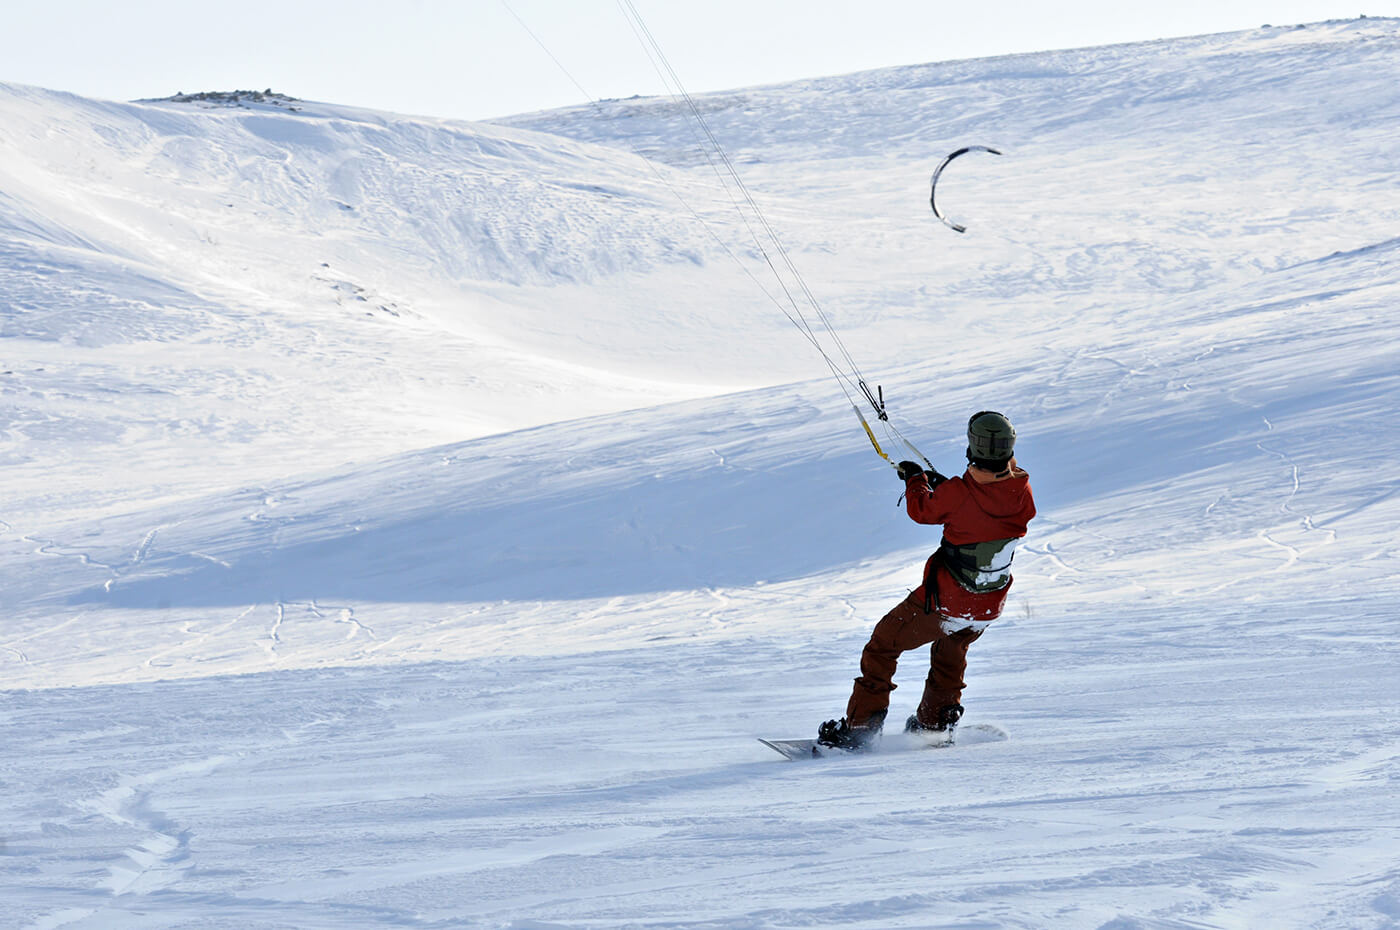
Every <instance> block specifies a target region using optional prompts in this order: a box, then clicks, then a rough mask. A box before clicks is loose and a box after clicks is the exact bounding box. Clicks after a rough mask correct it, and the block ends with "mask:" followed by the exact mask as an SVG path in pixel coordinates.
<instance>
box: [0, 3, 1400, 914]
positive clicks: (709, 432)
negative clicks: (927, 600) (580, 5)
mask: <svg viewBox="0 0 1400 930" xmlns="http://www.w3.org/2000/svg"><path fill="white" fill-rule="evenodd" d="M1397 49H1400V21H1397V20H1391V19H1375V18H1370V19H1360V20H1355V21H1337V22H1329V23H1320V24H1310V25H1307V26H1306V27H1297V28H1294V27H1282V26H1277V27H1264V28H1261V29H1256V30H1250V31H1248V32H1242V33H1235V34H1230V35H1224V36H1207V37H1198V38H1190V39H1174V40H1164V41H1161V42H1152V43H1141V44H1129V45H1120V46H1113V47H1109V48H1103V49H1078V50H1069V51H1061V52H1046V53H1041V54H1036V55H1024V56H1009V57H1004V58H996V59H986V60H980V61H963V62H953V63H935V64H928V65H916V66H908V67H901V68H892V69H886V70H882V71H873V72H866V73H862V74H855V75H846V76H840V77H832V78H821V79H814V80H808V81H797V82H792V83H789V84H784V85H775V86H772V87H764V88H747V89H739V90H735V91H730V92H725V93H717V94H707V95H704V96H702V97H700V98H697V103H698V105H699V106H700V107H701V108H702V110H703V112H705V114H706V119H707V120H708V121H710V122H711V125H712V128H713V129H714V131H715V133H716V137H717V138H719V139H721V140H722V142H723V144H724V146H725V148H726V151H727V152H728V153H729V154H730V155H732V156H733V161H734V163H735V164H736V165H737V166H738V169H739V171H740V172H741V174H742V175H743V177H744V179H745V183H746V185H748V186H750V187H751V189H752V192H753V194H754V196H755V198H756V200H757V201H758V202H760V203H762V204H763V206H764V210H765V215H766V218H767V219H769V220H771V221H772V222H773V225H774V227H775V228H776V229H777V230H778V231H779V233H780V235H781V236H782V238H783V241H784V246H785V249H786V251H787V252H788V254H789V255H790V256H791V257H792V258H793V260H794V262H795V264H796V265H797V266H798V267H800V268H801V269H802V272H803V275H804V278H805V281H804V282H803V284H810V285H811V287H812V290H813V292H814V293H815V294H816V295H817V296H818V297H819V299H820V301H821V304H822V308H823V313H824V314H825V315H826V316H827V317H828V318H829V319H830V320H832V322H833V324H834V326H835V328H836V329H837V330H838V331H839V332H840V333H841V334H842V337H843V340H845V342H846V343H847V347H848V348H849V350H850V352H851V354H852V357H853V358H855V359H857V360H859V361H860V363H861V365H862V368H863V369H864V370H865V371H866V373H867V377H868V378H869V379H870V381H869V384H870V385H871V386H878V387H879V388H880V389H881V390H882V391H883V394H884V396H885V398H886V400H887V402H888V403H889V405H890V409H891V411H893V413H894V418H895V420H896V423H897V425H898V427H899V429H900V431H901V432H903V433H904V434H906V435H907V436H908V437H909V438H910V439H911V440H912V441H913V442H914V443H915V444H916V445H918V446H919V447H920V448H921V450H922V451H923V452H925V453H927V454H928V455H929V457H930V458H931V459H932V461H933V462H934V463H935V464H936V465H938V466H939V467H940V468H942V469H943V470H944V471H951V470H953V469H955V468H956V467H957V465H958V463H960V462H961V461H962V453H963V446H964V443H963V442H962V439H961V431H962V429H963V426H964V424H965V422H966V417H967V414H969V413H971V412H972V411H974V410H978V409H988V408H992V409H1004V410H1007V411H1008V412H1010V413H1011V414H1012V416H1013V419H1014V420H1015V421H1016V422H1017V424H1018V428H1019V429H1020V430H1021V435H1020V437H1019V439H1018V451H1019V454H1020V456H1021V462H1022V464H1023V465H1025V466H1026V467H1027V468H1028V469H1029V470H1030V472H1031V474H1032V481H1033V484H1034V486H1035V489H1036V495H1037V502H1038V504H1039V506H1040V511H1041V516H1040V518H1039V519H1038V520H1037V521H1036V522H1035V523H1034V524H1033V526H1032V529H1031V534H1030V536H1029V537H1028V538H1027V540H1026V541H1025V544H1024V545H1023V546H1022V547H1021V548H1020V550H1019V553H1018V557H1017V563H1016V583H1015V587H1014V588H1013V590H1012V592H1011V595H1010V599H1009V601H1008V605H1007V609H1006V611H1005V613H1004V615H1003V616H1002V618H1001V619H999V620H998V621H997V622H996V623H995V624H994V625H993V626H992V627H991V629H990V630H989V632H988V633H987V635H986V636H984V637H983V638H982V639H981V640H979V642H978V644H977V645H976V647H975V648H974V650H973V652H972V654H971V667H970V671H969V674H968V690H967V693H966V695H965V697H964V703H965V704H966V705H967V706H968V708H969V710H968V716H967V718H966V719H967V720H968V722H969V723H977V722H983V723H989V724H994V725H997V726H1000V727H1003V728H1004V729H1005V730H1006V731H1008V732H1009V733H1010V734H1011V738H1010V739H1009V740H1007V741H1005V742H1001V743H986V744H972V743H968V744H966V745H960V746H954V747H952V748H951V749H949V750H947V751H940V752H938V753H914V752H907V753H901V752H885V753H872V754H869V755H868V756H861V757H854V758H843V759H831V760H817V761H813V762H811V763H807V762H805V761H804V762H803V763H802V764H789V763H785V762H784V761H782V760H780V759H778V758H777V757H776V756H775V754H774V753H772V752H771V750H768V749H766V748H764V747H763V746H761V745H759V744H758V743H757V742H756V741H755V740H754V737H755V736H765V737H774V738H784V737H801V736H806V735H810V734H811V732H812V731H813V729H814V728H815V726H816V725H817V723H818V722H819V721H820V720H823V719H826V718H827V717H830V716H833V715H836V714H839V713H840V712H841V708H842V706H843V704H844V702H845V699H846V696H847V695H848V694H849V689H850V687H851V679H852V677H853V676H854V675H856V674H857V672H858V662H859V655H860V650H861V646H862V644H863V643H864V640H865V637H866V636H867V635H868V633H869V629H870V626H871V625H872V624H873V623H874V622H875V620H876V619H878V618H879V617H880V616H881V615H882V614H883V613H884V612H885V611H886V610H888V609H889V607H890V606H891V605H893V604H894V603H896V602H898V601H899V599H900V598H902V597H903V596H904V595H905V594H906V593H907V592H908V590H909V589H910V588H911V587H913V586H914V585H915V584H917V583H918V580H919V571H920V567H921V566H922V564H923V560H924V558H925V557H926V556H927V554H928V552H929V550H930V549H931V548H932V547H933V546H934V545H936V543H937V535H936V534H937V531H936V530H930V529H928V528H921V527H917V526H915V525H913V524H912V523H910V521H908V520H907V518H906V516H905V514H904V512H903V510H902V508H901V505H900V503H899V490H900V489H899V487H898V483H897V482H896V481H894V480H893V479H892V478H891V476H890V469H889V467H888V465H887V464H885V463H883V462H881V461H879V460H878V459H877V458H876V457H875V456H874V455H873V454H872V452H871V450H870V448H869V446H868V444H867V443H866V440H865V438H864V436H863V434H862V432H861V430H860V428H859V424H858V423H857V422H856V421H855V419H854V417H852V416H851V414H850V408H849V403H848V399H847V397H846V395H845V392H844V391H843V390H842V388H841V387H838V386H837V385H835V384H833V383H832V382H831V380H830V379H827V378H825V375H826V372H825V370H824V369H823V367H822V366H821V363H820V356H818V355H816V354H815V353H813V352H812V351H811V350H810V347H809V346H807V345H806V344H804V343H805V340H804V338H803V334H799V333H794V332H793V327H792V326H791V325H790V324H789V322H788V320H786V319H784V318H783V315H782V314H781V313H779V312H777V311H778V308H776V307H774V306H773V305H772V302H771V301H766V300H765V299H764V295H763V294H762V293H761V292H756V290H755V287H754V278H753V277H750V275H749V274H748V273H747V272H749V271H752V272H754V277H758V278H759V279H760V280H762V281H764V283H765V286H767V287H770V288H772V289H773V291H774V292H775V293H781V292H782V291H783V290H784V288H782V287H773V286H772V285H771V284H768V278H767V277H766V276H767V275H768V274H769V272H768V270H767V268H766V267H765V262H764V257H763V255H762V254H760V251H759V250H758V249H757V248H756V247H755V246H754V244H753V243H752V242H751V241H749V240H748V238H747V234H746V233H745V231H744V229H743V223H742V222H741V221H740V220H739V218H738V217H736V216H735V215H734V208H733V201H732V199H731V198H730V197H729V196H728V195H727V193H726V191H725V190H724V189H723V188H722V187H721V186H720V185H718V184H717V183H716V178H715V176H714V173H713V171H712V170H711V169H710V167H709V165H708V164H706V163H705V161H704V159H703V158H701V157H700V156H699V154H698V153H697V152H695V151H694V150H693V149H692V148H691V147H689V145H688V143H687V142H686V141H685V140H688V139H690V138H692V136H691V134H690V132H689V131H688V129H687V119H688V117H687V114H686V110H685V108H683V107H681V106H678V105H677V104H676V103H675V102H674V101H670V100H661V99H631V100H613V101H601V102H600V103H599V104H598V105H597V106H596V107H584V108H577V109H565V110H559V111H553V112H549V113H538V114H524V115H521V116H519V117H515V118H512V119H509V120H501V121H498V122H497V123H494V124H489V125H488V124H467V123H460V122H449V121H439V120H430V119H417V118H406V117H399V116H395V115H392V114H383V113H375V112H370V111H365V110H358V109H355V108H352V107H342V106H337V105H331V104H320V103H314V102H305V101H302V102H299V103H298V109H297V110H296V111H295V112H293V111H290V110H288V109H287V108H286V107H283V106H278V105H277V104H275V103H263V104H251V105H249V106H247V107H243V108H240V107H215V106H201V105H197V104H181V103H172V102H140V103H130V104H122V103H113V102H99V101H91V100H84V99H82V98H79V97H75V96H72V95H67V94H60V93H56V92H50V91H43V90H39V89H36V88H27V87H22V86H18V85H0V295H3V296H0V345H3V347H4V351H5V357H4V359H3V361H0V462H3V465H4V475H5V483H6V484H5V490H6V496H5V510H4V519H3V520H0V608H3V609H0V674H2V675H3V676H4V679H3V681H4V688H5V690H4V692H3V695H4V698H5V700H4V701H3V702H0V740H3V745H4V747H5V748H4V750H3V752H0V787H2V788H3V789H4V790H3V791H0V925H3V926H4V927H7V928H8V927H11V926H13V927H16V928H24V930H49V928H67V930H127V928H130V930H137V928H139V930H146V928H149V927H171V928H183V927H191V928H192V927H220V928H222V927H228V928H239V930H242V928H254V927H279V928H281V927H296V928H298V930H318V928H326V930H331V928H335V930H342V928H345V927H454V928H455V927H482V928H492V930H503V928H510V930H542V928H549V930H565V928H567V930H583V928H597V927H608V928H638V930H640V928H646V930H665V928H676V930H681V928H685V930H693V928H712V930H720V928H725V930H728V928H774V930H776V928H788V927H812V926H823V927H843V928H850V930H891V928H925V927H931V926H937V927H954V926H956V927H995V928H998V930H1004V928H1012V930H1016V928H1024V930H1043V928H1046V927H1055V928H1069V930H1077V928H1086V930H1148V928H1151V930H1185V928H1207V927H1208V928H1216V930H1227V928H1228V930H1234V928H1249V930H1253V928H1260V927H1267V928H1274V927H1279V928H1290V930H1291V928H1317V930H1336V928H1345V930H1393V928H1395V927H1397V926H1400V868H1398V867H1397V865H1396V863H1397V862H1400V826H1397V825H1400V800H1397V799H1400V790H1397V789H1400V785H1397V783H1396V782H1397V777H1398V774H1397V773H1400V735H1397V733H1396V729H1395V726H1394V723H1393V719H1392V718H1393V716H1394V710H1395V708H1396V707H1397V706H1400V684H1398V683H1397V676H1396V675H1395V668H1396V667H1397V659H1400V656H1397V646H1396V643H1395V636H1394V631H1393V626H1394V605H1395V604H1396V603H1397V598H1400V583H1397V579H1400V544H1397V543H1396V541H1395V539H1394V538H1393V537H1394V533H1393V527H1394V526H1396V525H1397V523H1400V480H1397V478H1396V477H1395V473H1394V468H1393V466H1392V465H1391V463H1392V462H1394V461H1395V460H1396V458H1397V456H1400V433H1397V430H1396V421H1395V417H1394V415H1393V408H1394V402H1395V401H1394V399H1395V397H1396V396H1397V395H1400V354H1398V353H1400V338H1398V337H1400V332H1397V322H1396V315H1395V312H1394V308H1395V307H1396V306H1397V303H1400V261H1397V257H1400V239H1397V238H1396V237H1395V233H1394V231H1395V229H1396V228H1397V225H1400V201H1398V200H1397V199H1396V197H1395V184H1394V181H1395V165H1396V164H1397V163H1400V134H1397V130H1396V127H1397V126H1400V98H1397V97H1396V95H1395V93H1394V86H1393V85H1394V80H1393V73H1394V70H1395V68H1394V63H1395V61H1396V60H1397ZM970 142H976V143H979V144H994V145H996V146H998V147H999V148H1001V149H1002V150H1003V151H1004V152H1005V154H1004V156H1003V157H1002V158H999V159H986V160H983V161H981V162H980V163H974V160H973V159H965V160H962V161H960V163H959V164H957V165H955V166H954V168H951V169H950V170H949V171H948V173H947V174H946V175H945V176H944V178H943V179H942V180H941V181H940V187H939V197H940V201H942V199H943V197H944V193H945V185H946V195H947V198H948V199H947V205H948V208H949V210H950V211H952V212H953V213H954V214H955V215H956V216H958V217H959V218H960V220H963V221H965V222H966V223H967V226H968V232H967V234H966V235H963V236H958V235H955V234H950V233H949V231H948V230H947V229H945V228H943V227H942V226H940V225H939V224H938V223H937V221H936V220H935V219H934V218H933V217H932V216H931V215H930V213H929V211H928V206H927V203H928V196H927V195H928V192H927V189H926V185H927V183H928V170H929V168H930V167H931V165H932V164H935V163H936V161H937V159H938V158H939V157H941V156H942V154H944V153H946V152H947V151H950V150H951V149H952V147H953V146H955V145H960V144H967V143H970ZM637 151H642V152H646V153H647V154H648V157H649V158H651V159H652V160H653V164H652V165H651V166H650V167H649V166H648V165H646V164H645V163H644V162H642V161H641V160H640V159H639V158H638V157H637V156H636V154H635V152H637ZM676 190H683V191H684V192H685V194H686V199H687V201H688V202H689V203H690V204H691V207H693V209H694V211H695V212H696V213H699V214H700V215H701V216H702V217H704V220H705V224H707V225H702V224H700V223H697V222H696V220H695V218H694V216H693V215H692V213H691V209H688V208H683V207H681V206H680V205H678V204H676V203H675V198H674V193H675V191H676ZM717 240H718V241H717ZM734 256H737V260H738V262H739V263H740V264H742V265H743V266H744V267H742V268H741V267H739V266H738V265H736V264H735V257H734ZM791 284H792V282H788V286H789V287H790V286H791ZM813 322H816V321H813ZM820 333H821V331H820V329H819V328H815V327H814V330H813V335H815V336H817V337H820ZM846 387H847V388H849V387H850V385H847V386H846ZM872 425H873V428H874V429H875V431H876V435H877V437H878V438H879V439H880V441H881V442H882V443H884V444H885V448H886V449H887V450H889V451H892V452H893V451H894V450H900V451H899V452H898V455H897V458H902V457H905V453H904V451H903V447H902V445H901V444H900V443H899V442H898V438H897V437H896V436H895V435H894V434H893V432H890V431H887V430H886V429H884V426H883V424H881V423H880V422H878V421H874V422H873V423H872ZM910 454H912V453H910ZM925 661H926V660H925V658H924V655H923V654H921V653H917V652H916V653H911V654H909V655H908V656H906V657H905V659H904V660H903V662H902V665H901V669H900V673H899V675H898V676H897V681H898V683H899V684H900V686H901V687H900V689H899V690H898V691H896V692H895V693H894V695H893V705H892V715H891V719H892V720H898V719H902V715H904V714H907V713H908V712H909V711H910V710H912V708H913V705H914V704H915V703H917V700H918V693H919V689H920V684H921V681H922V679H923V676H924V668H923V667H921V666H923V665H924V663H925Z"/></svg>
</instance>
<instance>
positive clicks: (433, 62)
mask: <svg viewBox="0 0 1400 930" xmlns="http://www.w3.org/2000/svg"><path fill="white" fill-rule="evenodd" d="M619 2H620V0H458V2H444V0H397V2H396V3H394V4H392V5H391V4H389V3H387V2H383V0H335V2H325V0H281V2H272V0H242V2H239V3H237V4H228V5H224V4H219V5H215V4H198V3H190V2H189V0H178V2H177V0H134V2H129V3H124V4H113V3H110V2H108V0H102V2H97V0H49V2H45V3H29V2H21V0H4V3H3V6H0V11H3V14H2V15H0V23H3V25H4V28H3V29H0V82H8V83H17V84H33V85H38V86H41V87H48V88H52V89H55V90H64V91H71V92H73V93H77V94H81V95H83V96H88V97H98V98H103V99H114V100H132V99H139V98H146V97H164V96H169V95H171V94H174V93H177V92H184V93H193V92H196V91H203V90H235V89H257V90H262V89H266V88H272V89H273V90H276V91H278V92H281V93H285V94H290V95H291V96H294V97H301V98H303V99H307V100H319V101H324V102H332V103H341V104H349V105H356V106H364V107H369V108H372V109H379V110H389V111H393V112H398V113H407V114H415V115H424V116H437V117H444V118H452V119H489V118H492V117H498V116H509V115H513V114H517V113H527V112H531V111H535V110H542V109H550V108H554V107H560V106H570V105H574V104H579V103H583V102H585V101H586V99H587V98H592V99H602V98H609V97H628V96H632V95H634V94H642V95H651V94H660V93H664V92H665V86H664V84H663V83H662V81H661V80H660V78H659V77H658V76H657V74H656V72H655V70H654V68H653V66H652V64H651V62H650V61H649V60H648V59H647V57H646V56H645V54H644V53H643V51H642V48H641V45H640V43H639V42H638V40H637V38H636V36H635V35H634V34H633V31H632V28H631V26H630V25H629V23H628V21H627V19H626V18H625V17H624V15H623V13H622V12H621V8H620V7H619ZM632 2H633V3H634V5H635V7H636V9H637V10H638V11H639V12H640V14H641V16H642V18H643V19H644V21H645V22H646V24H647V26H648V28H649V29H650V30H651V32H652V34H653V35H654V36H655V37H656V39H657V40H658V42H659V43H660V45H661V47H662V49H663V50H664V51H665V53H666V56H667V58H668V59H669V60H670V62H671V64H672V66H673V67H674V68H675V69H676V71H677V72H678V74H679V75H680V77H681V79H682V80H683V81H684V83H685V87H686V89H687V90H688V91H690V92H691V93H702V92H706V91H715V90H727V89H731V88H736V87H747V86H751V85H755V84H769V83H778V82H784V81H790V80H795V79H799V78H807V77H820V76H826V75H834V74H846V73H849V72H852V71H862V70H866V69H871V68H884V67H892V66H896V65H907V64H921V63H925V62H932V61H948V60H954V59H961V58H981V57H986V56H991V55H1003V54H1013V53H1018V52H1033V51H1043V50H1046V49H1055V48H1074V47H1082V46H1094V45H1106V44H1111V43H1116V42H1134V41H1140V40H1146V39H1155V38H1164V37H1169V36H1182V35H1199V34H1203V33H1210V32H1229V31H1234V30H1239V29H1252V28H1256V27H1258V26H1260V25H1263V24H1265V23H1268V24H1271V25H1291V24H1295V23H1305V22H1317V21H1320V20H1325V19H1351V18H1355V17H1356V16H1359V15H1362V14H1366V15H1369V16H1400V0H1272V2H1265V0H1225V2H1222V0H1173V2H1170V3H1160V4H1154V5H1153V6H1152V7H1150V8H1144V7H1143V6H1142V5H1138V4H1125V3H1123V2H1122V0H1062V2H1059V3H1054V4H1047V3H1043V2H1041V0H1000V2H997V3H994V4H993V3H985V2H980V3H979V2H963V3H937V2H933V0H869V2H866V3H861V4H856V3H852V2H851V0H706V2H705V3H696V2H693V0H692V2H679V0H664V2H663V0H632ZM390 10H392V12H390ZM522 23H523V24H524V25H522ZM532 34H533V35H532ZM541 44H542V45H543V46H544V48H541ZM545 49H547V50H548V51H545ZM561 66H562V67H561ZM585 92H586V95H587V98H586V97H585Z"/></svg>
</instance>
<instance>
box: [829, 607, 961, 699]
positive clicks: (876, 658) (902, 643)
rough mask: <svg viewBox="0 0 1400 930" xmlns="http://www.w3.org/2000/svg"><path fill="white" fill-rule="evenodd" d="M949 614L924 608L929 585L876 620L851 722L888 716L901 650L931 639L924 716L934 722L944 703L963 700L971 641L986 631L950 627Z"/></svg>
mask: <svg viewBox="0 0 1400 930" xmlns="http://www.w3.org/2000/svg"><path fill="white" fill-rule="evenodd" d="M944 619H945V618H944V616H943V615H942V614H940V613H939V612H938V611H937V610H934V611H933V612H932V613H925V612H924V589H923V588H922V587H919V588H917V589H915V590H914V591H913V592H912V593H911V594H910V595H909V596H908V597H906V598H905V599H904V600H903V601H901V602H900V603H899V604H898V605H897V606H896V607H895V608H894V609H893V610H891V611H890V612H889V613H887V614H885V616H884V618H883V619H881V620H880V622H879V623H877V624H875V629H874V631H873V632H872V633H871V634H870V642H868V643H866V644H865V650H864V651H863V652H862V653H861V655H860V677H859V678H857V679H856V684H855V688H854V689H853V690H852V692H851V700H850V702H849V703H847V705H846V720H847V721H849V722H850V724H851V726H862V725H864V724H865V723H867V722H868V721H869V720H870V718H871V717H872V716H874V715H876V714H877V713H878V714H881V715H882V716H883V714H884V712H885V711H887V710H888V709H889V706H890V692H891V691H893V690H894V689H895V688H896V687H897V685H895V683H894V670H895V666H896V665H897V664H898V662H899V657H900V655H902V654H903V653H905V652H908V651H909V650H910V649H917V648H919V647H920V646H925V645H928V644H930V643H932V646H931V647H930V651H929V673H928V679H927V680H926V681H925V682H924V696H923V700H921V701H920V702H919V710H918V715H919V719H920V720H922V721H924V722H926V723H933V722H934V721H936V720H937V719H938V710H939V708H941V707H946V706H947V705H949V704H957V703H960V699H961V698H962V692H963V688H965V687H967V684H966V682H964V681H963V673H964V672H965V671H967V647H969V646H971V645H972V644H973V643H974V642H975V641H976V640H977V638H978V637H979V636H981V635H982V631H981V630H970V629H969V630H962V631H959V632H957V633H946V632H944V630H943V626H942V623H943V620H944Z"/></svg>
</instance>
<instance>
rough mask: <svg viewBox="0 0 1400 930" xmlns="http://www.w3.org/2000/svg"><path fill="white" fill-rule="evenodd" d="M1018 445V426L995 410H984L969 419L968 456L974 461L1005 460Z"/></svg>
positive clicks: (991, 461)
mask: <svg viewBox="0 0 1400 930" xmlns="http://www.w3.org/2000/svg"><path fill="white" fill-rule="evenodd" d="M1015 447H1016V427H1014V426H1012V425H1011V421H1010V420H1008V419H1007V418H1006V417H1005V416H1003V415H1002V414H1000V413H997V412H996V411H993V410H983V411H982V412H981V413H975V414H973V415H972V419H970V420H968V421H967V458H968V461H970V462H974V463H982V462H988V463H994V462H1005V461H1006V460H1007V459H1009V458H1011V452H1012V450H1013V449H1014V448H1015Z"/></svg>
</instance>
